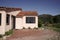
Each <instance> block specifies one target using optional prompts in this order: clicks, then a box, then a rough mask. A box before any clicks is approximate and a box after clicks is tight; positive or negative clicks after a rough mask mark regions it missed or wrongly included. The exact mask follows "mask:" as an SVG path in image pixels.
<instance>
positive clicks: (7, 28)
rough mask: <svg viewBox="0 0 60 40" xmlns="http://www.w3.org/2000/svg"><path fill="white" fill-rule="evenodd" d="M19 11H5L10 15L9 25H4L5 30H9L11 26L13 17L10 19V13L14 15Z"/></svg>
mask: <svg viewBox="0 0 60 40" xmlns="http://www.w3.org/2000/svg"><path fill="white" fill-rule="evenodd" d="M19 12H20V11H12V12H9V13H7V14H9V15H10V22H9V25H6V27H5V31H9V30H11V29H12V28H13V21H12V20H13V19H12V17H11V16H12V15H14V16H16V15H17V14H18V13H19Z"/></svg>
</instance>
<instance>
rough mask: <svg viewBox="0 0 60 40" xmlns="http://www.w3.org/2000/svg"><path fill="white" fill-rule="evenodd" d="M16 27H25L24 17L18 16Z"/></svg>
mask: <svg viewBox="0 0 60 40" xmlns="http://www.w3.org/2000/svg"><path fill="white" fill-rule="evenodd" d="M15 28H16V29H22V28H23V19H22V18H16V27H15Z"/></svg>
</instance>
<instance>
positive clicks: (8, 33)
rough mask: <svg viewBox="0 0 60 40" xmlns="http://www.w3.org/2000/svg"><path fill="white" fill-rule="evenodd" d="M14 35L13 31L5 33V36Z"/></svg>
mask: <svg viewBox="0 0 60 40" xmlns="http://www.w3.org/2000/svg"><path fill="white" fill-rule="evenodd" d="M12 33H13V30H9V31H7V32H5V35H10V34H12Z"/></svg>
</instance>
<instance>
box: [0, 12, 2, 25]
mask: <svg viewBox="0 0 60 40" xmlns="http://www.w3.org/2000/svg"><path fill="white" fill-rule="evenodd" d="M1 21H2V14H1V13H0V25H1Z"/></svg>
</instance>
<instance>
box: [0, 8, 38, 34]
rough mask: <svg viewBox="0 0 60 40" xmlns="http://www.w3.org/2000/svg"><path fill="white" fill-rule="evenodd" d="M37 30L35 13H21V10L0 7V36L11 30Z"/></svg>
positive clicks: (36, 15)
mask: <svg viewBox="0 0 60 40" xmlns="http://www.w3.org/2000/svg"><path fill="white" fill-rule="evenodd" d="M23 27H25V28H28V27H30V28H34V27H36V28H38V14H37V12H36V11H22V9H21V8H10V7H0V34H2V35H3V34H5V32H7V31H9V30H11V29H23Z"/></svg>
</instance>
